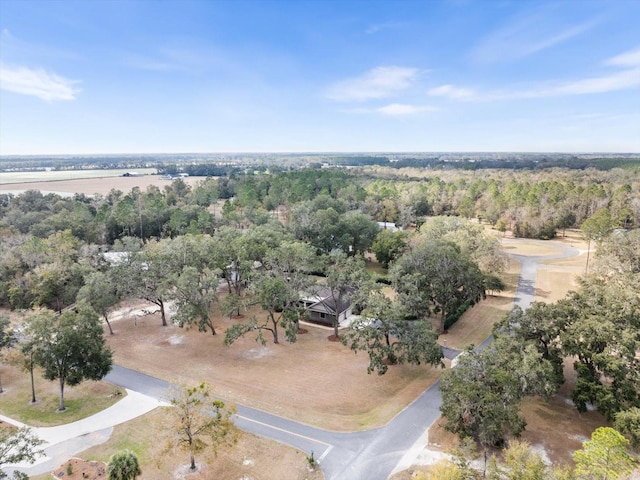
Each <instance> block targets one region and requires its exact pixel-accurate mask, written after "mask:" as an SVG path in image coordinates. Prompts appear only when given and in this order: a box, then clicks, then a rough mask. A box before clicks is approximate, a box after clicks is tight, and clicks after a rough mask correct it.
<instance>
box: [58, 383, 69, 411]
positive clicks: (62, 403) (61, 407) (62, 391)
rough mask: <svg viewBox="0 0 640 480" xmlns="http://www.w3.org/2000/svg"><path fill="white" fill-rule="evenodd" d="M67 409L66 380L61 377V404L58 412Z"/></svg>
mask: <svg viewBox="0 0 640 480" xmlns="http://www.w3.org/2000/svg"><path fill="white" fill-rule="evenodd" d="M66 409H67V407H65V406H64V379H63V378H62V377H60V404H59V405H58V412H64V411H65V410H66Z"/></svg>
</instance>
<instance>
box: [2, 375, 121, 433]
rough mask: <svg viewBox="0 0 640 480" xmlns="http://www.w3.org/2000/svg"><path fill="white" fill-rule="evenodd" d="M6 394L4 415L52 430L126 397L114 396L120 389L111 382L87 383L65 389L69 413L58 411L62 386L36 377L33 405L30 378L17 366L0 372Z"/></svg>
mask: <svg viewBox="0 0 640 480" xmlns="http://www.w3.org/2000/svg"><path fill="white" fill-rule="evenodd" d="M0 375H2V382H3V387H4V393H2V394H0V413H2V414H3V415H6V416H7V417H10V418H13V419H14V420H17V421H19V422H22V423H25V424H27V425H29V426H32V427H51V426H55V425H62V424H65V423H70V422H75V421H76V420H80V419H82V418H85V417H88V416H90V415H93V414H95V413H98V412H100V411H102V410H104V409H105V408H107V407H110V406H111V405H113V404H114V403H115V402H117V401H118V400H120V399H121V398H122V395H126V392H125V391H124V390H122V389H119V390H118V392H119V393H120V395H114V394H115V393H116V388H115V387H114V386H113V385H111V384H110V383H107V382H93V381H87V382H83V383H81V384H80V385H76V386H75V387H68V386H67V387H65V395H64V403H65V406H66V410H65V411H64V412H57V411H56V410H57V408H58V402H59V400H58V398H59V397H58V383H57V382H49V381H46V380H43V379H42V377H39V376H38V377H36V400H37V401H36V403H35V404H31V403H30V400H31V389H30V386H29V375H28V374H27V373H23V372H21V371H19V370H18V369H17V368H13V367H9V366H6V367H3V368H1V369H0Z"/></svg>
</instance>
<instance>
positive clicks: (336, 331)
mask: <svg viewBox="0 0 640 480" xmlns="http://www.w3.org/2000/svg"><path fill="white" fill-rule="evenodd" d="M339 317H340V315H338V313H336V319H335V320H334V321H333V335H334V336H335V337H336V338H339V337H340V335H339V334H338V327H339V326H340V320H338V319H339Z"/></svg>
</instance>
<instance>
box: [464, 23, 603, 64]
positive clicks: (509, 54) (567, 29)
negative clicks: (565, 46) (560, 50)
mask: <svg viewBox="0 0 640 480" xmlns="http://www.w3.org/2000/svg"><path fill="white" fill-rule="evenodd" d="M550 18H554V16H553V15H549V12H547V11H544V12H543V11H539V12H533V13H531V12H529V13H528V14H527V15H524V16H522V17H520V18H517V19H516V20H514V21H512V22H511V23H510V24H508V25H506V26H504V27H503V28H501V29H499V30H497V31H495V32H493V33H491V34H490V35H489V36H487V37H486V38H484V39H483V40H482V41H481V42H480V43H479V44H478V45H477V46H476V47H475V48H474V49H473V51H472V54H471V55H472V58H473V60H475V61H477V62H480V63H497V62H508V61H513V60H518V59H520V58H523V57H527V56H529V55H533V54H534V53H537V52H540V51H542V50H545V49H548V48H551V47H553V46H555V45H558V44H560V43H562V42H565V41H567V40H570V39H571V38H574V37H577V36H578V35H581V34H582V33H584V32H586V31H588V30H590V29H591V28H592V27H594V26H595V25H596V24H597V22H596V21H588V22H584V23H580V24H577V25H568V26H567V25H554V24H553V22H552V21H550V20H549V19H550Z"/></svg>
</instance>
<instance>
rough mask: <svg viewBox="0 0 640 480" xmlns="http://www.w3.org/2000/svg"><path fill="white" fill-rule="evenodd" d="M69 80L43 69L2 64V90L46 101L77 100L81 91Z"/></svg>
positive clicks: (0, 73) (0, 82)
mask: <svg viewBox="0 0 640 480" xmlns="http://www.w3.org/2000/svg"><path fill="white" fill-rule="evenodd" d="M74 83H77V81H73V80H69V79H67V78H64V77H61V76H60V75H57V74H55V73H49V72H47V71H45V70H43V69H41V68H39V69H32V68H28V67H14V66H7V65H4V64H0V88H2V89H3V90H7V91H9V92H14V93H20V94H22V95H31V96H33V97H38V98H40V99H42V100H45V101H52V100H75V98H76V95H77V94H78V93H79V92H80V90H78V89H76V88H74V87H73V84H74Z"/></svg>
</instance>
